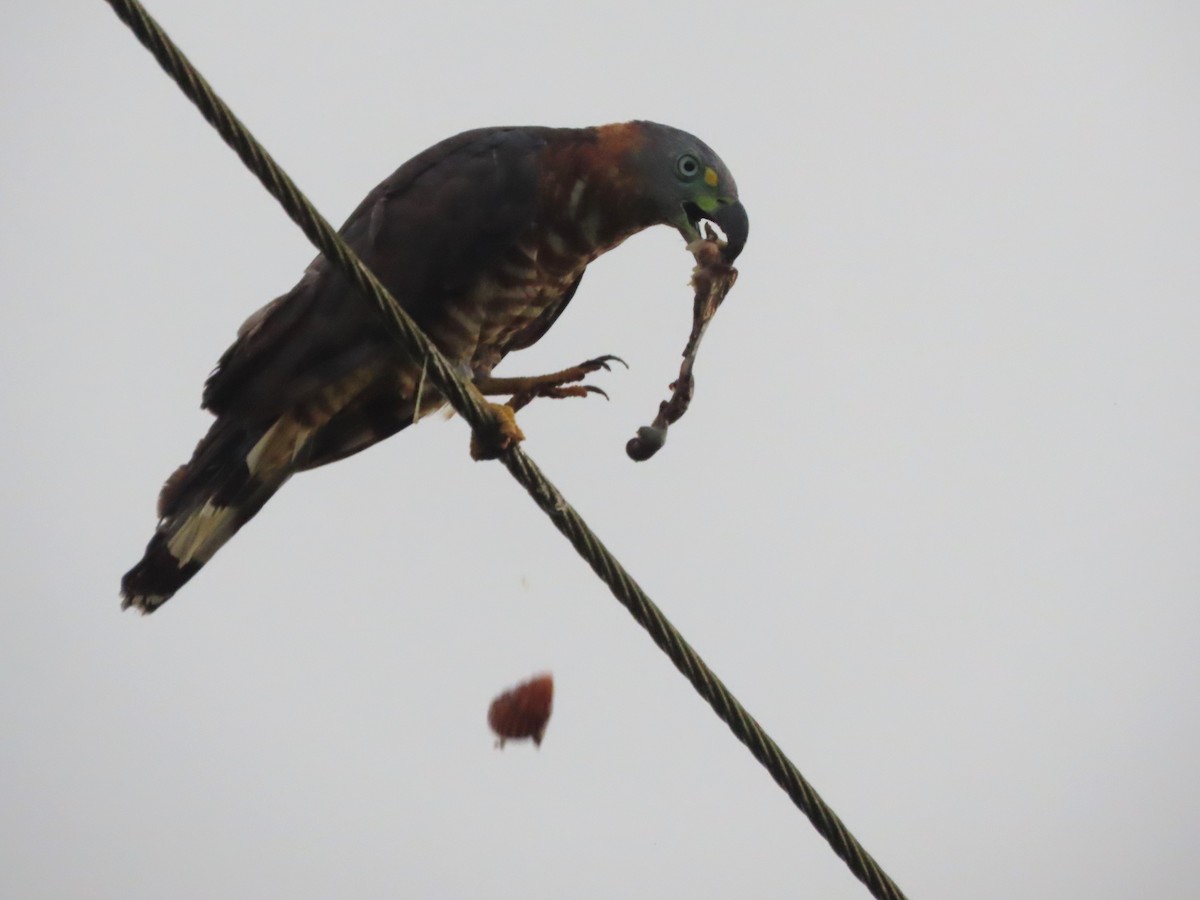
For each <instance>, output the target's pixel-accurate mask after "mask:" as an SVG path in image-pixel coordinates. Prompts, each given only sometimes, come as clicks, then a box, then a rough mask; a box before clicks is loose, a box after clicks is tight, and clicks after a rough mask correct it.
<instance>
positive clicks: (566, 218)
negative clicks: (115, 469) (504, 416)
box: [121, 122, 747, 612]
mask: <svg viewBox="0 0 1200 900" xmlns="http://www.w3.org/2000/svg"><path fill="white" fill-rule="evenodd" d="M701 218H706V219H710V220H713V221H716V222H717V223H718V224H720V225H722V227H723V228H725V230H726V231H727V233H728V235H729V238H730V240H729V256H730V258H731V259H732V257H733V256H736V254H737V252H738V251H740V249H741V246H742V244H743V243H744V242H745V236H746V231H747V221H746V216H745V212H744V210H743V209H742V207H741V205H740V203H739V202H738V200H737V188H736V185H735V184H734V181H733V178H732V176H731V175H730V174H729V172H728V170H727V169H726V168H725V166H724V164H723V163H722V162H721V161H720V159H719V158H718V157H717V156H716V154H715V153H713V152H712V150H710V149H709V148H708V147H707V146H705V145H704V144H703V143H702V142H700V141H699V140H698V139H696V138H694V137H692V136H691V135H689V134H687V133H686V132H682V131H678V130H677V129H673V128H669V127H667V126H664V125H656V124H654V123H649V122H632V123H627V124H622V125H608V126H601V127H598V128H583V129H549V128H488V129H481V130H477V131H469V132H465V133H463V134H460V135H457V136H455V137H452V138H449V139H447V140H445V141H442V142H441V143H439V144H436V145H435V146H433V147H430V148H429V149H428V150H426V151H424V152H423V153H421V154H419V155H417V156H415V157H414V158H413V159H411V160H409V161H408V162H406V163H405V164H404V165H403V166H401V167H400V168H399V169H398V170H396V172H395V173H394V174H393V175H392V176H391V177H390V178H388V179H387V180H386V181H384V182H383V183H382V184H380V185H379V186H378V187H377V188H375V190H373V191H372V192H371V193H370V194H368V195H367V197H366V199H364V200H363V202H362V203H361V204H360V205H359V207H358V208H357V209H356V210H355V211H354V212H353V213H352V214H351V216H350V218H349V219H348V220H347V222H346V224H345V225H344V226H343V228H342V231H341V233H342V236H343V237H344V238H345V239H346V241H347V242H348V243H349V244H350V246H351V247H352V248H353V249H354V250H355V251H356V252H357V253H358V254H359V255H360V256H361V257H362V259H363V261H364V262H365V263H366V264H367V266H368V267H369V268H370V269H371V270H372V271H373V272H374V273H375V275H376V276H377V277H378V278H379V279H380V281H381V282H382V283H383V284H384V285H385V286H386V287H387V288H388V289H389V290H390V291H391V293H392V295H393V296H394V297H395V298H396V299H397V301H398V302H399V303H400V304H401V305H402V306H403V307H404V308H405V310H406V311H407V312H408V313H409V314H410V315H411V316H412V317H413V318H414V319H415V320H416V322H417V324H418V325H420V326H421V328H422V329H424V330H425V332H426V333H427V334H428V335H429V336H430V338H431V339H432V340H433V341H434V342H435V343H436V344H437V345H438V347H439V349H440V350H441V351H442V352H443V353H444V354H445V355H446V356H447V357H448V358H449V359H450V360H452V361H453V362H455V363H458V364H459V365H461V366H462V369H463V372H464V374H469V376H470V377H472V378H474V379H475V380H476V381H477V383H480V384H481V385H483V384H484V383H485V382H486V381H487V379H488V378H489V376H490V373H491V371H492V368H493V367H494V366H495V365H496V364H497V363H499V362H500V360H501V359H503V358H504V356H505V355H507V354H508V353H510V352H513V351H514V350H520V349H522V348H524V347H528V346H529V345H531V344H533V343H534V342H535V341H537V340H538V339H539V338H541V337H542V336H543V335H544V334H545V333H546V331H547V330H548V329H549V328H550V326H551V325H552V324H553V323H554V322H555V321H556V320H557V318H558V316H559V315H560V314H561V313H562V311H563V309H564V308H565V307H566V305H567V303H569V302H570V300H571V298H572V297H573V296H574V294H575V292H576V290H577V288H578V287H579V282H580V279H581V278H582V277H583V273H584V270H585V269H586V267H587V265H588V263H590V262H591V261H592V260H593V259H595V258H596V257H597V256H599V255H600V254H602V253H604V252H606V251H608V250H610V249H612V248H613V247H615V246H617V245H618V244H620V243H621V242H622V241H623V240H625V239H626V238H627V237H629V236H630V235H632V234H634V233H636V232H638V231H641V230H642V229H644V228H646V227H648V226H650V225H655V224H669V225H672V226H674V227H676V228H678V229H679V230H680V231H681V233H683V234H684V236H685V237H687V238H689V239H692V238H694V237H696V236H697V235H698V232H697V230H696V226H697V222H698V221H699V220H700V219H701ZM377 315H378V314H377V312H376V311H375V310H374V309H373V308H372V307H371V306H370V304H369V303H368V302H367V301H366V300H364V299H363V298H361V297H359V296H358V295H357V293H356V292H355V291H354V290H353V289H352V288H351V286H350V285H349V283H348V282H347V281H346V280H345V279H344V278H343V277H342V276H341V275H340V274H338V273H337V272H336V271H335V270H334V269H333V267H332V266H330V265H329V263H328V262H327V261H326V260H325V259H324V258H323V257H318V258H317V259H316V260H315V261H314V262H313V263H312V265H310V266H309V268H308V270H307V271H306V272H305V274H304V276H303V277H302V278H301V279H300V282H299V283H298V284H297V285H296V286H295V287H294V288H292V290H291V291H289V292H288V293H286V294H284V295H283V296H281V297H278V298H277V299H275V300H273V301H272V302H271V303H269V304H267V305H266V306H265V307H263V308H262V309H261V310H259V311H258V312H256V313H255V314H254V315H252V316H251V317H250V318H249V319H248V320H247V321H246V323H245V324H244V325H243V326H242V328H241V329H240V330H239V332H238V336H237V339H236V340H235V342H234V343H233V345H232V346H231V347H230V348H229V349H228V350H227V351H226V352H225V354H224V355H223V356H222V357H221V359H220V361H219V362H218V364H217V368H216V370H215V371H214V372H213V374H212V375H211V377H210V378H209V379H208V382H207V384H206V385H205V389H204V398H203V403H204V407H205V408H206V409H208V410H210V411H211V412H212V413H213V414H214V415H215V416H216V421H214V422H213V424H212V427H211V428H210V429H209V432H208V434H206V435H205V436H204V438H203V439H201V441H200V443H199V444H198V445H197V447H196V450H195V452H194V453H193V455H192V459H191V460H190V461H189V462H188V463H187V464H186V465H185V466H182V467H180V468H179V469H177V470H176V471H175V473H174V474H172V476H171V477H170V478H169V479H168V480H167V483H166V484H165V485H164V487H163V491H162V494H161V496H160V499H159V510H158V512H159V525H158V529H157V531H156V532H155V535H154V537H153V538H152V539H151V540H150V543H149V545H148V546H147V548H146V553H145V556H144V557H143V559H142V561H141V562H139V563H138V564H137V565H136V566H135V567H134V568H133V569H131V570H130V571H129V572H128V573H127V574H126V575H125V577H124V579H123V580H122V583H121V588H122V594H123V597H124V603H123V605H124V606H125V607H129V606H134V607H137V608H138V609H140V610H142V611H143V612H152V611H153V610H154V609H156V608H157V607H158V606H160V605H161V604H162V603H164V602H166V600H168V599H169V598H170V597H171V596H172V595H173V594H174V593H175V591H177V590H178V589H179V588H180V587H182V586H183V584H184V583H186V582H187V581H188V579H190V578H191V577H192V576H193V575H194V574H195V573H196V572H197V571H199V569H200V567H201V566H203V565H204V563H205V562H207V561H208V560H209V559H211V557H212V555H213V554H214V553H215V552H216V551H217V550H218V549H219V548H220V547H221V546H222V545H223V544H224V543H225V541H227V540H228V539H229V538H230V537H232V536H233V534H234V533H235V532H236V531H237V530H238V529H239V528H240V527H241V526H242V525H243V524H245V523H246V522H247V521H249V520H250V519H251V518H252V517H253V516H254V515H255V514H256V513H257V512H258V510H259V509H261V508H262V506H263V504H264V503H266V501H267V500H268V499H270V497H271V496H272V495H273V494H274V493H275V491H277V490H278V489H279V488H280V487H281V486H282V485H283V484H284V482H286V481H287V479H288V478H290V477H291V476H292V475H293V474H294V473H296V472H298V471H302V470H304V469H311V468H314V467H316V466H321V465H324V464H326V463H329V462H333V461H335V460H339V459H343V458H345V457H346V456H350V455H351V454H354V453H357V452H359V451H360V450H363V449H365V448H367V447H369V446H371V445H372V444H374V443H376V442H378V441H380V440H383V439H384V438H386V437H389V436H390V435H392V434H395V433H396V432H398V431H400V430H401V429H403V428H405V427H407V426H408V425H409V424H411V423H412V422H414V421H415V420H417V419H418V418H420V416H422V415H425V414H427V413H429V412H431V411H432V410H434V409H436V408H438V407H439V406H441V405H442V404H443V403H444V400H443V398H442V397H441V396H440V395H438V394H437V393H436V392H435V391H433V390H432V389H430V388H429V386H428V385H426V386H424V388H423V390H422V391H421V392H420V397H421V408H420V409H419V410H418V409H416V398H417V396H418V390H417V388H418V383H419V381H420V372H419V371H414V368H413V367H412V366H411V365H409V364H408V362H407V361H406V360H405V358H404V357H403V355H402V354H401V352H400V351H399V349H398V348H397V347H395V346H394V344H393V343H392V341H391V339H390V338H389V336H388V335H387V333H386V331H385V330H384V328H383V326H382V324H381V323H380V322H379V321H378V318H377Z"/></svg>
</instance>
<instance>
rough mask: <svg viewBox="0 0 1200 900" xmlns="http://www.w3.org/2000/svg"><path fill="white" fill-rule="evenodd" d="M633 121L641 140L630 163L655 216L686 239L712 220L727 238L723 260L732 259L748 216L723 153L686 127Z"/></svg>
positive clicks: (747, 225) (743, 236)
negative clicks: (722, 157) (638, 129)
mask: <svg viewBox="0 0 1200 900" xmlns="http://www.w3.org/2000/svg"><path fill="white" fill-rule="evenodd" d="M636 124H637V125H638V126H639V127H640V128H641V130H642V131H643V132H644V137H645V140H644V141H643V142H641V143H640V146H638V148H637V151H636V153H635V160H634V165H635V166H636V167H637V168H638V169H639V170H640V171H639V174H640V175H641V178H642V181H641V183H642V186H643V190H644V191H645V192H646V196H647V199H648V200H650V201H651V202H652V203H653V204H654V209H655V213H656V215H657V216H658V217H659V221H661V222H663V223H664V224H668V225H671V226H673V227H675V228H676V229H678V230H679V233H680V234H682V235H683V238H684V240H686V241H688V242H689V243H690V242H691V241H694V240H697V239H698V238H700V237H702V236H703V235H702V234H701V231H700V223H701V222H705V221H708V222H712V223H714V224H715V225H717V227H719V228H720V229H721V231H722V232H724V234H725V238H726V241H727V242H728V243H727V246H726V247H725V250H724V256H725V260H726V261H727V262H733V260H734V259H736V258H737V255H738V254H739V253H741V252H742V248H743V247H744V246H745V245H746V237H747V236H748V234H749V232H750V219H749V218H748V217H747V215H746V208H745V207H744V206H742V204H741V201H740V200H738V191H737V183H736V182H735V181H734V180H733V176H732V175H731V174H730V173H729V169H728V168H726V166H725V163H723V162H722V161H721V157H719V156H717V154H716V153H714V152H713V150H712V148H711V147H709V146H708V145H707V144H705V143H704V142H703V141H702V140H700V139H699V138H697V137H696V136H694V135H691V134H688V133H687V132H686V131H680V130H679V129H678V128H672V127H670V126H669V125H659V124H657V123H655V122H638V123H636Z"/></svg>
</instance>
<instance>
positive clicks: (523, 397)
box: [475, 355, 629, 410]
mask: <svg viewBox="0 0 1200 900" xmlns="http://www.w3.org/2000/svg"><path fill="white" fill-rule="evenodd" d="M610 362H619V363H620V364H621V365H623V366H625V368H629V366H628V365H627V364H626V362H625V360H623V359H621V358H620V357H619V356H611V355H608V356H597V357H596V358H595V359H589V360H588V361H587V362H583V363H580V364H579V365H577V366H571V367H570V368H569V369H563V370H562V371H560V372H551V373H550V374H549V375H531V376H527V377H524V378H493V377H491V376H490V375H489V376H487V377H484V378H477V379H475V386H476V387H477V388H479V392H480V393H481V394H486V395H491V396H494V395H497V394H509V395H511V398H512V399H510V400H509V401H508V403H507V404H506V405H507V406H508V407H510V408H511V409H513V410H518V409H521V408H522V407H524V406H526V405H527V404H528V403H529V402H530V401H531V400H533V399H534V398H535V397H559V398H561V397H586V396H587V395H588V394H600V395H601V396H603V397H604V398H605V399H608V394H606V393H604V391H602V390H601V389H600V388H598V387H594V386H593V385H590V384H573V382H576V381H582V380H583V379H584V378H586V377H587V376H588V375H590V374H591V373H592V372H598V371H600V370H601V369H604V370H605V371H610V370H611V367H610V366H609V363H610Z"/></svg>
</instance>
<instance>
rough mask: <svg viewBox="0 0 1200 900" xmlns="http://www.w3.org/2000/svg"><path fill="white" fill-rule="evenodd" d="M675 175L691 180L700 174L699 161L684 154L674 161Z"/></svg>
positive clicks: (690, 155) (688, 154)
mask: <svg viewBox="0 0 1200 900" xmlns="http://www.w3.org/2000/svg"><path fill="white" fill-rule="evenodd" d="M675 174H676V175H678V176H679V177H680V178H686V179H688V180H691V179H693V178H695V177H696V176H697V175H699V174H700V160H698V159H696V157H694V156H692V154H690V153H685V154H683V156H681V157H679V159H677V160H676V161H675Z"/></svg>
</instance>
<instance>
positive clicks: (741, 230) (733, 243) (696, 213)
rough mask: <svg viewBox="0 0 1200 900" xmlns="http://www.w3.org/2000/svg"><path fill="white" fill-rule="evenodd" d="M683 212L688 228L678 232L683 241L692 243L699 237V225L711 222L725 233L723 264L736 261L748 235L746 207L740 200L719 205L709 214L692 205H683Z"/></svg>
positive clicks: (748, 220) (748, 218)
mask: <svg viewBox="0 0 1200 900" xmlns="http://www.w3.org/2000/svg"><path fill="white" fill-rule="evenodd" d="M683 211H684V213H686V215H687V224H688V228H687V229H684V228H680V229H679V231H680V233H681V234H682V235H683V237H684V240H687V241H693V240H695V239H696V238H698V237H700V223H701V222H712V223H713V224H714V225H716V226H717V227H718V228H720V229H721V231H723V232H724V233H725V240H726V242H727V243H726V245H725V249H724V250H723V251H722V255H723V256H724V257H725V262H727V263H732V262H733V261H734V260H735V259H737V257H738V254H739V253H741V252H742V248H743V247H745V246H746V238H747V237H748V236H749V234H750V217H749V216H747V215H746V207H744V206H742V203H741V201H740V200H734V201H733V202H732V203H721V204H719V205H718V206H717V208H716V209H714V210H713V211H712V212H710V213H707V212H705V211H704V210H702V209H701V208H700V207H699V206H697V205H696V204H694V203H685V204H684V205H683Z"/></svg>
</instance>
